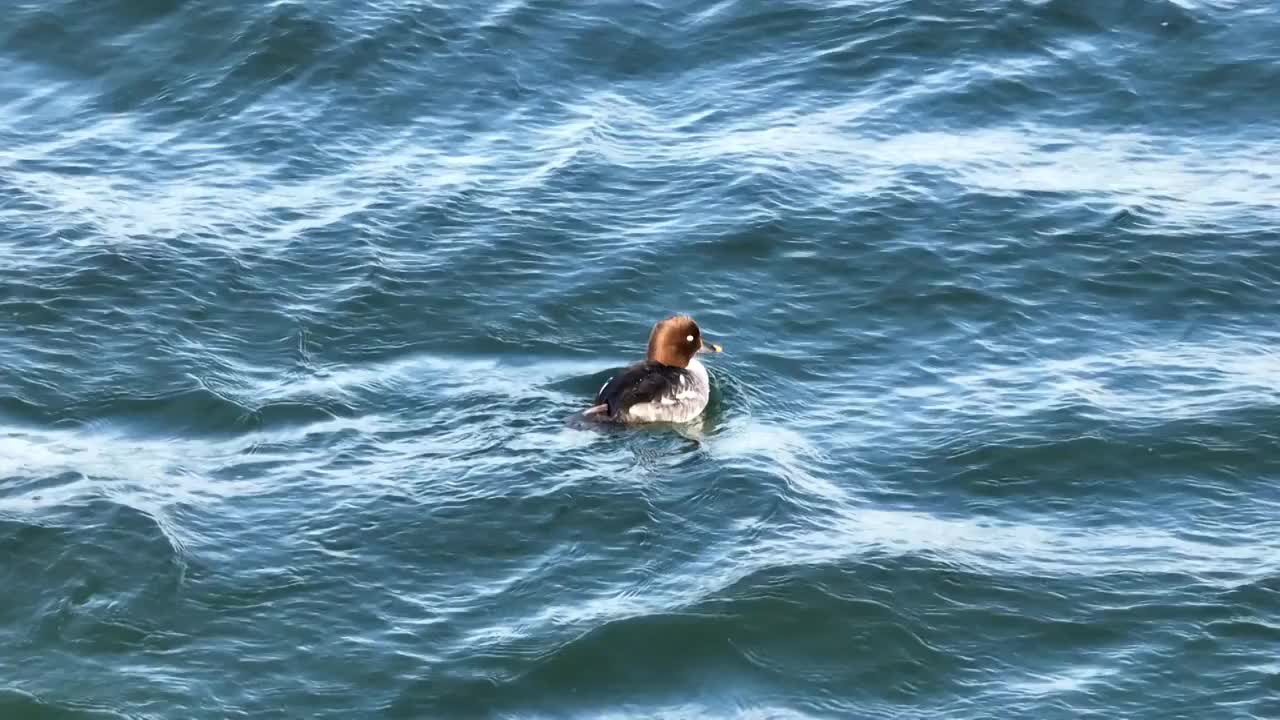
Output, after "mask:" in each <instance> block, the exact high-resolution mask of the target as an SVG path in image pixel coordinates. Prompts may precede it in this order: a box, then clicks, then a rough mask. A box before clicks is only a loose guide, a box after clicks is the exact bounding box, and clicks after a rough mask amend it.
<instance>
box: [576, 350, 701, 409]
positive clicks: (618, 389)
mask: <svg viewBox="0 0 1280 720" xmlns="http://www.w3.org/2000/svg"><path fill="white" fill-rule="evenodd" d="M687 375H688V371H686V370H684V369H682V368H678V367H673V366H671V365H663V364H662V363H660V362H654V361H653V360H645V361H644V362H638V363H636V364H635V365H631V366H628V367H627V368H625V369H624V370H623V371H622V372H620V373H618V374H617V375H614V376H613V377H612V378H610V379H609V382H607V383H605V384H604V387H602V388H600V392H599V393H597V394H596V402H595V404H596V405H608V406H609V413H608V414H609V417H617V416H618V415H620V414H621V413H622V412H623V411H625V410H626V409H627V408H629V407H631V406H632V405H635V404H636V403H643V402H650V401H652V400H654V399H656V398H659V397H662V396H663V395H667V394H673V393H675V392H676V391H677V390H678V389H679V386H680V383H681V381H683V380H684V379H685V376H687Z"/></svg>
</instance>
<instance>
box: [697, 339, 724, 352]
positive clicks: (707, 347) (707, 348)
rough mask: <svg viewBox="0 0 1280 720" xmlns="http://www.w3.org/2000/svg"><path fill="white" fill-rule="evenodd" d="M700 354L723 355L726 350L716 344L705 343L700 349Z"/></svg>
mask: <svg viewBox="0 0 1280 720" xmlns="http://www.w3.org/2000/svg"><path fill="white" fill-rule="evenodd" d="M698 352H704V353H722V352H724V348H723V347H720V346H719V345H717V344H715V343H710V342H706V341H703V343H702V347H700V348H698Z"/></svg>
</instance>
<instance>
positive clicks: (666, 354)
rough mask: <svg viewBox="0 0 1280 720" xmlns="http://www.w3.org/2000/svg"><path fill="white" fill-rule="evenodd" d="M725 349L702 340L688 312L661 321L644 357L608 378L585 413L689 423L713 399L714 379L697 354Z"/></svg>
mask: <svg viewBox="0 0 1280 720" xmlns="http://www.w3.org/2000/svg"><path fill="white" fill-rule="evenodd" d="M722 352H724V348H723V347H721V346H720V345H716V344H715V343H711V342H706V341H704V340H703V338H702V330H701V329H699V328H698V323H696V322H694V320H693V318H691V317H689V316H688V315H673V316H671V317H668V318H666V319H664V320H660V321H658V323H656V324H655V325H654V326H653V331H652V332H650V333H649V348H648V351H647V352H646V354H645V359H644V360H641V361H640V362H636V363H633V364H631V365H628V366H627V367H625V368H623V369H622V371H621V372H619V373H618V374H617V375H614V376H613V377H611V378H609V380H608V381H606V382H605V384H604V385H602V386H601V387H600V391H599V392H598V393H596V397H595V401H594V402H593V403H592V405H591V407H589V408H587V409H586V410H584V411H583V413H582V414H583V415H584V416H585V417H587V418H590V419H592V420H597V421H601V422H612V423H622V424H636V423H654V422H667V423H687V422H690V421H692V420H694V419H696V418H697V417H698V416H699V415H701V414H702V412H703V410H706V408H707V402H708V401H709V400H710V399H711V377H710V375H709V374H708V373H707V368H706V366H705V365H703V364H702V362H701V361H700V360H699V359H698V357H697V356H698V355H699V354H702V353H722Z"/></svg>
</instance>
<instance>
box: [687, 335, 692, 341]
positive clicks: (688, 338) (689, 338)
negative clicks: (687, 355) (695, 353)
mask: <svg viewBox="0 0 1280 720" xmlns="http://www.w3.org/2000/svg"><path fill="white" fill-rule="evenodd" d="M685 340H688V341H689V342H693V336H692V335H690V336H689V337H687V338H685Z"/></svg>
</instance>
